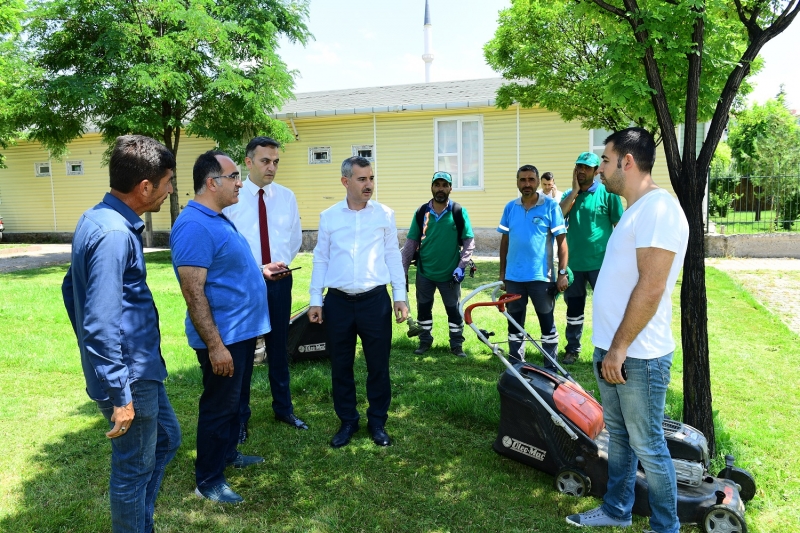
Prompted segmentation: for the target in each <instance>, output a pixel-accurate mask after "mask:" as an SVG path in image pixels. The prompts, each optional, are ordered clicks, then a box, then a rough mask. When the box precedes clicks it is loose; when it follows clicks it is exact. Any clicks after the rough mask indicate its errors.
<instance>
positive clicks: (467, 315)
mask: <svg viewBox="0 0 800 533" xmlns="http://www.w3.org/2000/svg"><path fill="white" fill-rule="evenodd" d="M520 298H522V295H520V294H508V293H506V294H503V295H502V296H500V298H499V299H498V300H495V301H493V302H478V303H474V304H471V305H468V306H467V308H466V309H465V310H464V322H466V323H467V325H469V324H472V310H473V309H474V308H475V307H497V310H498V311H500V312H501V313H503V312H505V310H506V303H508V302H513V301H514V300H519V299H520Z"/></svg>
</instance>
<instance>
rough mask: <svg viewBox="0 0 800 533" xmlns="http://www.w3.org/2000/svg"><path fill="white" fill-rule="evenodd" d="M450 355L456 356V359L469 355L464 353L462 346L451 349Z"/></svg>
mask: <svg viewBox="0 0 800 533" xmlns="http://www.w3.org/2000/svg"><path fill="white" fill-rule="evenodd" d="M450 353H451V354H453V355H455V356H456V357H466V356H467V354H466V353H465V352H464V349H463V348H462V347H461V346H453V347H452V348H450Z"/></svg>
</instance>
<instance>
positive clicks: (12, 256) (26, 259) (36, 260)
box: [0, 244, 163, 273]
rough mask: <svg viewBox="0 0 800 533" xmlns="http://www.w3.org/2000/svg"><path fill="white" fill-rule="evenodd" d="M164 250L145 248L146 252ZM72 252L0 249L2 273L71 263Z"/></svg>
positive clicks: (67, 248) (62, 247) (51, 247)
mask: <svg viewBox="0 0 800 533" xmlns="http://www.w3.org/2000/svg"><path fill="white" fill-rule="evenodd" d="M162 249H163V248H145V250H144V251H145V252H154V251H158V250H162ZM71 251H72V245H71V244H29V245H27V246H19V247H17V248H0V273H2V272H14V271H17V270H28V269H31V268H39V267H44V266H53V265H61V264H64V263H69V262H70V254H71Z"/></svg>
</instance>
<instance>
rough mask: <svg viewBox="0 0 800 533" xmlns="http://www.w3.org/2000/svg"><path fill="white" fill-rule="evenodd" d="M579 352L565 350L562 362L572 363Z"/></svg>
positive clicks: (578, 355)
mask: <svg viewBox="0 0 800 533" xmlns="http://www.w3.org/2000/svg"><path fill="white" fill-rule="evenodd" d="M580 355H581V354H580V353H578V352H567V353H565V354H564V358H563V359H562V360H561V362H562V363H564V364H565V365H573V364H575V362H576V361H577V360H578V357H580Z"/></svg>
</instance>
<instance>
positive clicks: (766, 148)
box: [728, 93, 800, 176]
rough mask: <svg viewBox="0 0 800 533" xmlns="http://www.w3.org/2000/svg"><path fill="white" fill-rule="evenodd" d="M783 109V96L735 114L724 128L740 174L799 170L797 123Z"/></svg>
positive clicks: (792, 116) (798, 131)
mask: <svg viewBox="0 0 800 533" xmlns="http://www.w3.org/2000/svg"><path fill="white" fill-rule="evenodd" d="M797 120H798V118H797V117H795V116H794V115H792V113H791V112H790V111H789V109H788V108H787V107H786V102H785V100H784V94H783V93H780V94H779V95H778V96H777V98H774V99H769V100H767V101H766V103H764V104H763V105H760V104H757V103H756V104H754V105H753V106H752V107H750V108H748V109H745V110H744V111H742V112H740V113H737V114H736V115H735V116H734V118H733V120H732V121H731V124H730V127H729V129H728V145H729V146H730V148H731V155H732V157H733V158H734V159H735V160H736V165H737V167H738V170H739V172H740V173H742V174H747V175H757V176H759V175H760V176H771V175H775V174H782V173H791V174H797V172H798V170H800V124H798V123H797Z"/></svg>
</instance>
